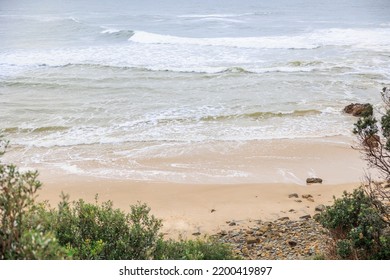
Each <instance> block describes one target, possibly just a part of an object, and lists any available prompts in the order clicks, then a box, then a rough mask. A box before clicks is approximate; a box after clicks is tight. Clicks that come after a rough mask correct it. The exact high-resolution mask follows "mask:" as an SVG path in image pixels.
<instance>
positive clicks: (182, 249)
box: [156, 238, 238, 260]
mask: <svg viewBox="0 0 390 280" xmlns="http://www.w3.org/2000/svg"><path fill="white" fill-rule="evenodd" d="M156 258H157V259H160V260H232V259H237V258H238V257H237V256H235V255H234V254H233V251H232V249H231V248H230V247H229V246H228V245H227V244H222V243H220V242H218V241H216V240H214V239H212V238H208V239H205V240H201V239H197V240H180V241H174V240H168V241H162V242H160V243H159V246H158V250H157V255H156Z"/></svg>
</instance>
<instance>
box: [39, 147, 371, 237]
mask: <svg viewBox="0 0 390 280" xmlns="http://www.w3.org/2000/svg"><path fill="white" fill-rule="evenodd" d="M267 143H268V144H269V143H270V142H269V141H268V142H267ZM278 145H280V141H279V142H276V144H275V145H274V146H273V147H274V150H273V151H272V155H273V156H272V157H267V158H266V157H264V156H263V155H265V154H269V153H270V150H269V149H264V154H263V155H262V154H260V155H257V156H258V159H259V162H258V163H257V164H262V165H263V169H260V170H259V172H262V173H263V174H269V176H268V177H264V178H265V179H264V181H262V182H258V183H250V184H249V183H241V184H240V183H234V184H226V183H223V184H207V183H205V184H190V183H171V182H137V181H132V180H122V181H121V180H112V179H99V178H93V177H82V176H73V175H66V174H52V173H50V172H48V171H47V170H43V171H42V170H41V174H42V176H41V180H42V181H43V182H44V187H43V190H42V192H41V193H40V199H42V200H49V202H50V204H51V205H55V204H56V203H57V202H58V201H59V194H60V193H61V192H64V193H67V194H69V195H70V196H71V199H72V200H77V199H79V198H82V199H85V200H87V201H91V202H92V201H94V198H95V195H96V194H99V200H100V201H106V200H112V201H113V202H114V206H115V207H119V208H121V209H123V210H129V205H131V204H135V203H137V202H138V201H140V202H143V203H147V204H148V205H149V206H150V207H151V208H152V213H153V214H154V215H155V216H156V217H158V218H161V219H163V224H164V228H163V231H164V233H166V234H167V235H168V236H170V237H177V236H179V235H181V236H184V237H191V236H192V234H193V233H196V232H200V233H201V234H204V235H211V234H213V233H216V232H218V231H220V230H222V229H226V228H228V227H229V225H228V223H227V222H231V221H234V222H236V223H237V224H239V225H241V226H243V227H245V226H246V225H248V224H249V223H252V222H253V221H254V220H274V219H277V218H280V217H284V216H288V217H290V218H292V219H298V218H299V217H300V216H303V215H306V214H310V215H313V214H314V213H315V210H314V208H315V206H317V205H319V204H324V205H329V204H331V203H332V201H333V196H336V197H339V196H341V194H342V192H343V191H344V190H347V191H351V190H352V189H353V188H355V187H357V186H359V185H360V181H361V178H363V175H364V166H365V163H364V162H363V161H362V160H361V159H360V156H359V153H358V152H357V151H356V150H353V149H351V148H350V145H349V144H348V143H346V142H343V141H330V142H329V141H314V142H310V141H291V140H286V141H285V142H283V145H280V147H282V148H281V149H279V150H278V149H277V148H276V149H275V146H278ZM265 146H266V145H265ZM289 159H290V160H289ZM291 159H293V160H291ZM187 160H188V159H187ZM233 160H237V162H239V159H238V158H237V157H234V158H233ZM286 164H287V165H288V168H287V169H286V170H288V172H290V173H289V174H290V175H289V176H291V178H292V179H293V180H292V181H289V180H285V179H280V180H279V182H276V183H274V181H275V180H274V179H275V178H274V177H273V174H275V172H276V171H277V170H280V168H281V167H283V166H286ZM313 172H314V173H315V174H316V175H319V177H321V178H323V179H324V183H323V184H313V185H306V184H305V183H303V184H302V182H304V180H305V179H306V177H307V176H308V175H310V174H311V173H313ZM282 178H287V179H288V178H289V177H282ZM292 193H297V194H298V195H299V198H289V194H292ZM304 194H311V195H312V196H313V199H314V202H312V201H309V200H307V199H304V198H302V195H304ZM298 200H300V201H301V202H299V201H298ZM291 209H293V210H291Z"/></svg>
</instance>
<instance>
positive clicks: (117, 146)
mask: <svg viewBox="0 0 390 280" xmlns="http://www.w3.org/2000/svg"><path fill="white" fill-rule="evenodd" d="M389 82H390V1H388V0H373V1H366V0H337V1H336V0H330V1H311V0H273V1H268V0H239V1H238V0H223V1H222V0H183V1H179V0H162V1H152V0H146V1H132V0H128V1H125V0H118V1H103V0H101V1H99V0H98V1H96V0H95V1H92V0H89V1H88V0H85V1H81V0H78V1H76V0H69V1H59V0H50V1H49V0H35V1H31V0H30V1H27V0H0V129H2V131H3V134H4V135H5V137H6V138H7V139H8V140H10V142H11V149H10V151H9V153H8V156H9V157H10V160H12V161H14V162H15V161H16V162H17V163H18V164H19V165H21V166H24V167H32V168H42V169H53V170H54V169H56V170H60V171H61V172H65V173H69V174H79V175H89V176H95V177H105V178H128V179H135V180H163V181H164V180H165V181H175V182H221V181H224V180H225V181H231V180H233V181H234V180H236V181H242V180H243V181H245V180H246V181H253V182H255V181H256V180H257V179H258V177H256V176H255V175H254V174H251V172H248V168H247V166H249V165H250V164H251V163H250V161H245V160H242V161H241V162H239V164H237V165H235V164H234V163H232V164H230V165H228V166H226V165H219V164H221V162H219V163H218V162H217V161H218V160H217V159H218V155H223V156H224V157H229V155H230V154H232V155H233V154H239V153H240V149H241V147H243V146H245V145H248V143H258V141H262V140H274V139H275V140H277V139H293V140H294V139H308V138H325V137H333V136H346V137H352V136H351V128H352V127H353V123H354V121H356V119H354V118H352V117H350V116H348V115H345V114H343V113H342V109H343V107H344V106H345V105H348V104H349V103H351V102H364V103H366V102H371V103H373V104H374V105H376V104H380V96H379V92H380V90H381V88H382V87H383V86H386V85H389ZM254 145H255V144H254ZM207 155H213V156H211V157H207ZM167 158H169V159H171V160H169V161H168V162H164V159H167ZM197 158H203V161H202V160H196V159H197ZM222 158H223V157H222ZM183 159H186V160H183ZM191 159H193V160H191ZM213 159H215V161H213ZM220 161H223V160H220ZM161 162H163V163H161ZM206 163H207V164H206Z"/></svg>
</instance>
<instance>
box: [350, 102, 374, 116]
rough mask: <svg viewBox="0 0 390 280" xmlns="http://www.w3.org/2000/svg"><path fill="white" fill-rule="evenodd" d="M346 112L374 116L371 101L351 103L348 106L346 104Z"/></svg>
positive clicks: (354, 114)
mask: <svg viewBox="0 0 390 280" xmlns="http://www.w3.org/2000/svg"><path fill="white" fill-rule="evenodd" d="M344 113H347V114H351V115H352V116H355V117H365V116H372V114H373V108H372V105H371V104H370V103H365V104H361V103H351V104H349V105H348V106H345V108H344Z"/></svg>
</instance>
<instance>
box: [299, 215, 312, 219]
mask: <svg viewBox="0 0 390 280" xmlns="http://www.w3.org/2000/svg"><path fill="white" fill-rule="evenodd" d="M310 218H311V216H310V215H304V216H301V217H299V219H305V220H307V219H310Z"/></svg>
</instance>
